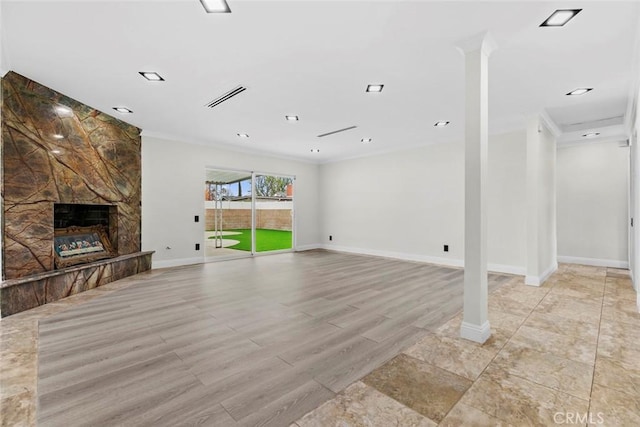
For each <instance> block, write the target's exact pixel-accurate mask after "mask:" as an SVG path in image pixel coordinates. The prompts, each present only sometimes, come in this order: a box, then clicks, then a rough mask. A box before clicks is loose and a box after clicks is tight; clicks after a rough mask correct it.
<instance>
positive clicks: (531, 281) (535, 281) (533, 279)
mask: <svg viewBox="0 0 640 427" xmlns="http://www.w3.org/2000/svg"><path fill="white" fill-rule="evenodd" d="M557 269H558V263H554V264H553V265H552V266H550V267H549V268H547V271H545V272H544V273H542V275H541V276H529V275H527V276H525V278H524V284H525V285H530V286H540V285H542V284H543V283H544V282H545V281H546V280H547V279H548V278H549V277H550V276H551V275H552V274H553V273H555V272H556V270H557Z"/></svg>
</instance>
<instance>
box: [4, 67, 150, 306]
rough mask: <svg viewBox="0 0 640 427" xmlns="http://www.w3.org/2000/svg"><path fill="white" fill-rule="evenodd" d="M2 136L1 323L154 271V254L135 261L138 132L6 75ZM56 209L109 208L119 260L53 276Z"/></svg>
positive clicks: (143, 254)
mask: <svg viewBox="0 0 640 427" xmlns="http://www.w3.org/2000/svg"><path fill="white" fill-rule="evenodd" d="M1 135H2V196H3V197H2V213H3V218H2V261H3V262H2V279H3V282H2V284H0V315H1V316H3V317H4V316H6V315H9V314H13V313H16V312H19V311H23V310H26V309H29V308H32V307H35V306H37V305H42V304H45V303H47V302H51V301H55V300H57V299H60V298H64V297H66V296H69V295H73V294H75V293H78V292H82V291H84V290H87V289H91V288H94V287H97V286H100V285H103V284H106V283H109V282H111V281H114V280H118V279H120V278H123V277H126V276H128V275H132V274H136V273H139V272H142V271H146V270H148V269H150V268H151V254H152V252H140V241H141V239H140V230H141V226H140V195H141V160H140V155H141V154H140V153H141V139H140V129H138V128H137V127H135V126H132V125H129V124H127V123H125V122H122V121H120V120H118V119H115V118H113V117H111V116H109V115H106V114H104V113H102V112H100V111H98V110H95V109H93V108H91V107H89V106H86V105H84V104H82V103H80V102H78V101H75V100H73V99H71V98H69V97H67V96H64V95H62V94H60V93H58V92H56V91H54V90H52V89H49V88H47V87H45V86H43V85H41V84H39V83H36V82H34V81H32V80H30V79H28V78H26V77H24V76H21V75H19V74H17V73H15V72H9V73H7V74H6V75H5V76H4V77H3V78H2V133H1ZM59 203H63V204H87V205H96V204H104V205H110V206H114V209H113V211H114V212H117V217H116V218H113V221H114V225H113V227H111V226H110V227H109V234H110V240H111V242H112V246H113V247H114V248H115V249H116V252H117V256H116V257H115V258H111V259H108V260H101V261H96V262H94V263H90V264H83V265H76V266H72V267H67V268H64V269H59V270H55V268H54V253H53V237H54V233H55V231H54V204H59ZM111 220H112V218H110V221H111ZM112 230H115V231H113V232H112Z"/></svg>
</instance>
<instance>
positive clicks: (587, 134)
mask: <svg viewBox="0 0 640 427" xmlns="http://www.w3.org/2000/svg"><path fill="white" fill-rule="evenodd" d="M598 135H600V132H589V133H585V134H584V135H582V137H583V138H594V137H596V136H598Z"/></svg>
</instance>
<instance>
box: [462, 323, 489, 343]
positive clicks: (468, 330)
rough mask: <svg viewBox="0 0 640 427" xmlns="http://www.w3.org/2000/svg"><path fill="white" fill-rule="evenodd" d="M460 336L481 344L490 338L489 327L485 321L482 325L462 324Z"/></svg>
mask: <svg viewBox="0 0 640 427" xmlns="http://www.w3.org/2000/svg"><path fill="white" fill-rule="evenodd" d="M460 336H461V337H462V338H464V339H467V340H470V341H475V342H477V343H480V344H483V343H484V342H485V341H487V340H488V339H489V337H490V336H491V325H489V321H488V320H485V322H484V323H483V324H482V325H474V324H473V323H467V322H462V325H460Z"/></svg>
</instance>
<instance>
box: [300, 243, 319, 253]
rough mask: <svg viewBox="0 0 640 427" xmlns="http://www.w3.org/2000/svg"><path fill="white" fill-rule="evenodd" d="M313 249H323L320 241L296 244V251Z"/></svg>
mask: <svg viewBox="0 0 640 427" xmlns="http://www.w3.org/2000/svg"><path fill="white" fill-rule="evenodd" d="M314 249H323V245H322V243H313V244H311V245H298V246H296V252H302V251H312V250H314Z"/></svg>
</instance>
